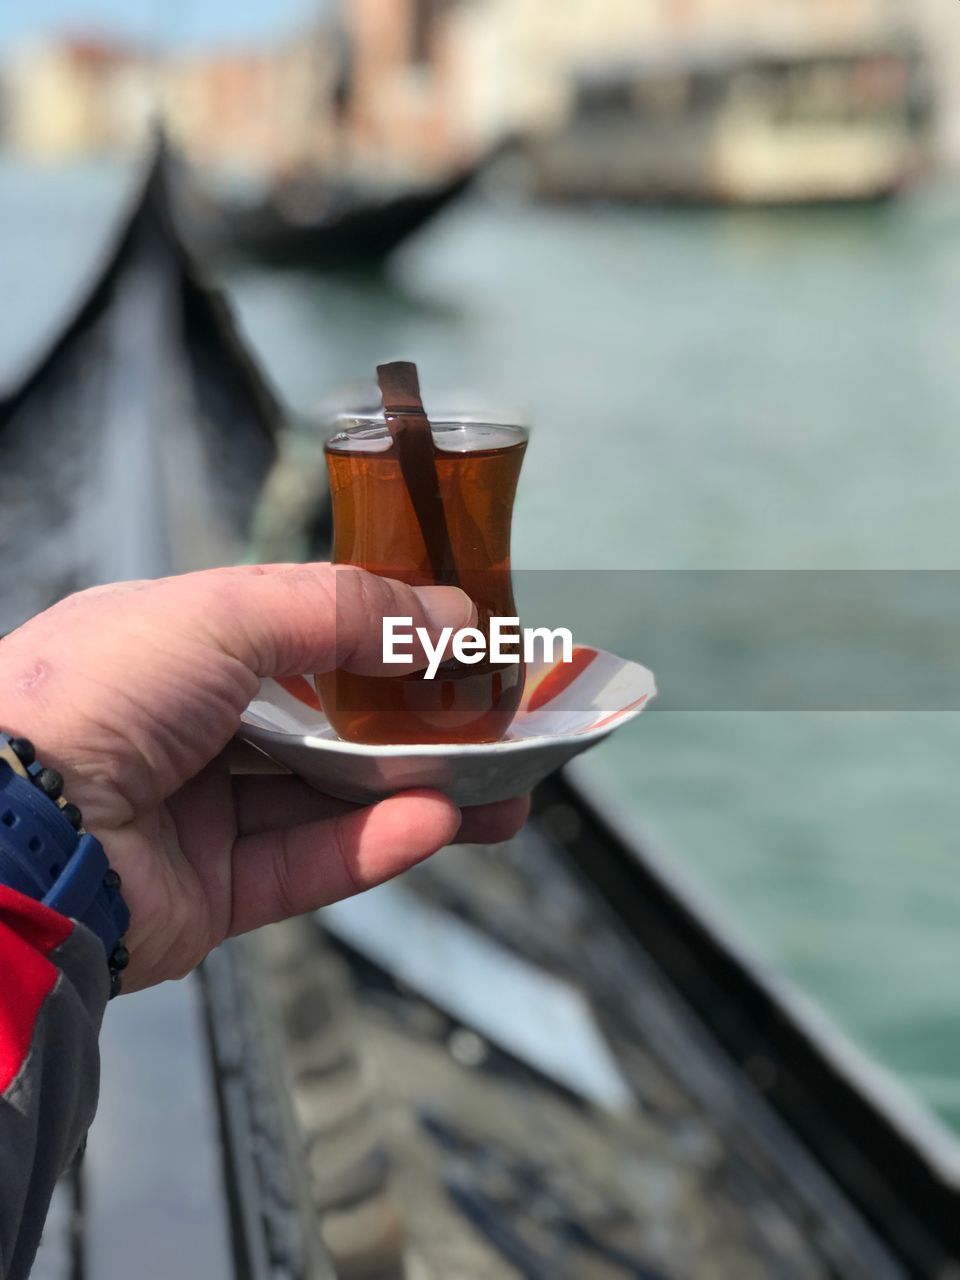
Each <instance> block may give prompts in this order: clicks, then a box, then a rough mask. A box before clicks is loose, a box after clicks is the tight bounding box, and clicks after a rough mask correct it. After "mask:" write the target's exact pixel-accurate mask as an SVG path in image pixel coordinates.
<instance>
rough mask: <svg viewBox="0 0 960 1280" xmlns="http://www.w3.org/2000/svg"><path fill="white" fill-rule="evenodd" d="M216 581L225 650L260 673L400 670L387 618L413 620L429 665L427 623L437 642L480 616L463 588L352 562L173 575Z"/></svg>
mask: <svg viewBox="0 0 960 1280" xmlns="http://www.w3.org/2000/svg"><path fill="white" fill-rule="evenodd" d="M190 578H196V579H211V580H212V579H216V581H215V582H213V581H210V583H209V587H210V589H211V596H212V601H211V602H215V607H214V609H213V610H212V611H211V610H210V609H205V613H206V622H207V625H208V626H210V625H211V624H212V632H213V638H214V641H215V643H216V644H217V647H218V648H220V649H222V650H223V651H224V652H226V653H229V654H231V655H232V656H234V657H237V658H239V659H240V660H241V661H242V662H243V663H244V664H245V665H246V666H247V667H249V669H250V670H251V671H253V672H254V673H255V674H256V675H258V676H284V675H301V674H302V673H304V672H316V673H320V672H324V671H331V670H332V669H333V668H334V667H347V668H348V669H349V670H351V671H357V672H361V673H364V674H368V675H374V674H387V673H389V674H392V675H396V674H397V667H396V666H395V665H394V664H389V665H385V664H384V661H383V619H384V618H387V617H394V618H409V619H410V620H411V626H410V627H409V628H407V627H404V628H402V630H403V631H404V633H405V634H406V633H407V632H408V631H412V633H413V636H414V639H413V642H412V644H411V646H410V647H409V648H404V649H403V650H402V651H403V652H411V653H412V656H413V662H412V663H410V664H405V665H404V667H402V668H401V670H402V671H410V670H416V669H417V668H418V667H425V666H426V665H427V653H426V651H425V650H424V647H423V645H422V643H421V642H420V639H419V638H418V637H417V635H416V629H417V628H418V627H420V628H423V629H424V630H425V631H426V633H427V635H428V636H429V638H430V641H431V644H433V645H436V643H437V641H438V639H439V637H440V633H441V631H442V630H443V629H444V628H445V627H451V628H453V630H455V631H457V630H459V629H460V628H462V627H466V626H469V625H470V624H471V623H472V622H473V621H475V618H476V609H475V608H474V605H473V603H472V601H471V600H470V597H469V596H468V595H467V594H466V593H465V592H463V591H461V590H460V589H459V588H458V587H433V586H428V587H411V586H408V585H407V584H406V583H403V582H397V581H395V580H394V579H392V578H381V577H379V576H378V575H377V574H373V573H368V572H366V571H365V570H364V569H356V568H354V567H352V566H349V565H329V564H311V565H249V566H243V567H241V568H238V569H227V570H213V571H209V572H207V573H201V574H190V575H187V577H186V578H182V579H179V580H178V579H173V580H172V581H174V582H176V581H180V582H182V583H187V582H188V581H189V579H190Z"/></svg>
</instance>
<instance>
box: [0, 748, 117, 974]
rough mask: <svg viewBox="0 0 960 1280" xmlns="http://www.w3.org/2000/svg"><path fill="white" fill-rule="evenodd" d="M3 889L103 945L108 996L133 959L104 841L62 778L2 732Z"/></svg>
mask: <svg viewBox="0 0 960 1280" xmlns="http://www.w3.org/2000/svg"><path fill="white" fill-rule="evenodd" d="M0 883H3V884H6V885H8V886H9V887H10V888H13V889H16V890H18V891H19V892H21V893H25V894H27V895H28V896H30V897H32V898H34V899H36V900H37V901H40V902H43V903H44V904H45V905H46V906H49V907H51V908H52V909H53V910H56V911H59V912H60V913H61V914H63V915H66V916H70V917H72V918H74V919H76V920H78V921H79V922H80V923H81V924H84V925H86V927H87V928H89V929H90V930H91V931H92V932H93V933H94V934H96V936H97V937H98V938H99V939H100V941H101V943H102V944H103V947H104V953H105V957H106V959H107V963H108V965H109V967H110V972H111V994H116V992H117V991H118V990H119V988H120V973H121V971H122V970H123V969H124V968H125V967H126V964H127V961H128V959H129V957H128V955H127V952H126V948H125V947H124V945H123V934H124V933H125V932H126V929H127V926H128V924H129V918H130V917H129V912H128V911H127V908H126V904H125V903H124V901H123V898H122V897H121V895H120V877H119V876H118V875H117V873H116V872H115V871H113V870H112V869H111V867H110V865H109V863H108V861H107V858H106V855H105V854H104V851H103V847H102V845H101V844H100V842H99V841H98V840H97V839H96V838H95V837H94V836H93V835H91V834H90V833H89V832H88V831H86V830H85V829H84V826H83V816H82V814H81V812H80V810H79V809H78V808H77V806H76V805H74V804H71V803H70V802H69V801H68V800H66V799H65V798H64V796H63V779H62V777H61V776H60V774H59V773H58V772H57V771H56V770H55V769H51V768H49V767H45V766H44V765H43V764H41V763H40V762H39V761H38V760H37V759H36V756H35V752H34V749H33V746H32V744H31V743H30V742H29V741H28V740H27V739H25V738H10V737H9V736H8V735H7V734H5V733H2V732H0Z"/></svg>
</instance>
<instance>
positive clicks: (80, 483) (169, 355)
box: [0, 141, 282, 630]
mask: <svg viewBox="0 0 960 1280" xmlns="http://www.w3.org/2000/svg"><path fill="white" fill-rule="evenodd" d="M169 171H170V158H169V155H168V153H167V150H166V147H165V146H164V144H163V143H162V141H161V142H160V143H158V144H157V152H156V156H155V158H154V160H153V161H152V162H151V163H150V164H149V166H147V168H146V170H145V176H144V178H143V180H142V182H140V183H139V184H138V185H137V188H136V190H135V191H134V193H133V195H132V198H131V200H130V207H129V209H128V210H127V211H126V213H125V215H124V216H123V217H122V218H121V220H120V226H119V228H118V230H117V232H116V234H115V236H114V237H113V241H112V243H111V245H110V246H109V248H108V250H107V252H106V256H105V259H104V261H103V263H102V264H101V266H100V267H99V269H97V270H96V271H95V273H94V278H93V282H92V284H91V285H90V287H89V289H88V291H87V294H86V296H85V297H84V298H83V299H82V300H81V301H80V303H79V304H78V305H77V307H76V310H75V311H74V313H73V314H72V316H71V317H70V318H69V319H68V320H67V321H66V322H65V323H64V324H63V326H62V329H61V331H60V332H59V333H58V334H57V335H56V336H55V337H54V338H53V339H52V340H51V342H50V344H49V346H48V349H47V351H46V353H45V354H44V355H43V356H42V358H41V359H39V360H38V362H37V363H36V365H35V366H34V367H33V368H32V369H31V370H30V371H28V372H27V373H26V374H25V375H24V376H23V377H22V378H21V379H20V381H19V383H18V385H16V386H15V387H14V388H13V389H12V390H11V391H9V392H8V393H7V394H6V395H5V396H4V397H3V398H0V456H2V466H0V540H2V545H3V547H4V551H5V555H4V560H3V566H2V568H0V602H2V604H0V609H2V613H0V627H2V628H3V629H4V630H7V629H9V628H10V627H11V626H14V625H16V624H17V623H18V622H20V621H22V620H23V619H24V618H25V617H28V616H29V615H30V614H32V613H35V612H37V611H39V610H40V609H42V608H45V607H46V606H47V605H48V604H50V603H51V602H52V601H53V600H54V599H56V598H58V597H59V596H61V595H64V594H66V593H67V592H69V591H73V590H76V589H77V588H79V587H83V586H89V585H91V584H93V583H96V582H102V581H109V580H111V579H117V578H123V577H133V576H147V575H150V574H156V573H162V572H167V571H169V570H170V568H171V567H174V566H175V567H177V568H181V569H187V568H192V567H199V566H201V565H203V564H209V563H216V562H218V561H220V560H222V559H223V558H224V556H229V555H231V554H233V555H235V554H237V549H238V543H239V542H240V541H241V540H242V538H243V536H244V531H245V529H246V526H247V524H248V521H249V517H250V512H251V509H252V506H253V504H254V503H255V501H256V498H257V494H258V493H259V490H260V486H261V484H262V481H263V478H264V476H265V474H266V472H267V470H268V469H269V467H270V466H271V465H272V463H273V460H274V457H275V454H276V438H277V434H278V432H279V430H280V428H281V426H282V411H281V408H280V405H279V402H278V401H277V399H276V397H275V396H274V394H273V392H272V391H271V389H270V387H269V386H268V384H267V382H266V380H265V378H264V377H263V375H262V373H261V372H260V370H259V369H258V368H257V367H256V365H255V363H254V362H253V360H252V359H251V358H250V357H249V355H248V354H247V352H246V350H245V349H244V347H243V346H242V344H241V343H240V341H239V339H238V338H237V335H236V331H235V329H234V327H233V324H232V322H231V320H230V317H229V315H228V311H227V307H226V304H225V303H224V301H223V299H222V298H221V297H219V296H218V295H217V294H216V293H215V292H214V291H213V290H212V289H211V288H210V287H209V286H208V285H206V284H205V283H204V282H203V280H202V276H201V273H200V272H199V271H198V269H197V266H196V264H195V262H194V261H193V260H192V259H191V257H190V256H189V255H188V253H187V252H186V250H185V249H184V247H183V245H182V243H181V241H180V239H179V238H178V236H177V235H176V233H175V231H174V227H173V220H172V212H171V203H170V196H169V188H170V172H169Z"/></svg>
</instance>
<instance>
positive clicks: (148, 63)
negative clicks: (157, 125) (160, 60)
mask: <svg viewBox="0 0 960 1280" xmlns="http://www.w3.org/2000/svg"><path fill="white" fill-rule="evenodd" d="M153 70H154V69H153V64H152V60H151V59H150V57H149V56H148V55H146V54H145V53H144V52H143V51H141V50H137V49H133V48H130V47H128V46H125V45H121V44H115V43H112V42H110V41H107V40H94V39H83V38H66V39H61V40H57V41H50V42H46V43H35V44H31V45H28V46H25V47H23V48H20V49H19V50H17V51H16V52H15V53H14V54H13V55H12V56H11V58H10V61H9V63H8V65H7V67H6V75H5V84H4V121H5V127H4V135H5V140H6V142H7V145H8V146H10V147H11V148H12V149H14V150H15V151H18V152H21V153H23V154H26V155H29V156H31V157H33V158H37V159H41V160H64V159H72V158H75V157H78V156H82V155H90V154H91V153H94V154H96V153H107V152H113V151H130V150H134V149H136V148H137V147H139V146H141V145H142V143H143V140H144V137H145V135H146V132H147V130H148V128H149V123H150V119H151V115H152V112H153V103H154V99H153V93H152V77H153Z"/></svg>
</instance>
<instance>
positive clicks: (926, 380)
mask: <svg viewBox="0 0 960 1280" xmlns="http://www.w3.org/2000/svg"><path fill="white" fill-rule="evenodd" d="M91 181H92V180H91ZM11 182H12V178H11V177H10V175H4V174H2V173H0V195H2V194H3V193H4V192H5V191H6V190H7V186H8V185H9V184H10V183H11ZM101 185H102V184H101ZM98 189H99V188H98ZM0 210H2V212H0V217H2V218H4V219H7V218H8V213H7V202H6V199H5V198H4V200H3V202H2V203H0ZM958 227H960V195H958V193H957V192H955V191H953V190H951V189H949V188H946V189H943V190H940V191H933V192H931V193H929V194H928V195H926V196H924V197H923V198H922V199H920V200H917V201H915V202H910V203H906V204H903V205H897V206H892V207H891V208H889V209H883V210H876V209H873V210H869V211H850V212H840V213H838V212H832V213H816V214H809V215H808V214H804V215H802V216H801V215H799V214H758V213H750V214H744V213H737V212H726V213H723V214H719V215H711V214H708V213H703V212H685V213H682V214H670V213H666V212H662V211H661V212H629V211H622V210H620V211H613V210H567V209H543V208H524V207H513V206H507V205H504V206H501V205H498V204H497V203H495V202H491V201H489V200H484V199H482V198H479V197H478V198H475V199H472V200H470V201H468V202H465V203H464V204H462V205H461V206H460V207H459V208H457V209H455V210H453V211H452V212H451V213H450V214H449V215H448V216H446V217H445V218H444V219H443V220H442V221H441V222H440V223H438V224H437V225H436V226H435V227H434V228H433V229H432V230H431V231H430V232H429V233H428V234H427V235H425V236H424V237H423V238H422V239H421V240H420V241H418V242H416V243H414V244H413V245H412V246H411V247H410V249H409V250H408V251H407V252H406V253H405V255H404V256H403V257H402V259H401V260H400V261H399V262H398V263H397V264H396V267H395V269H394V271H393V273H392V274H391V275H390V276H389V277H388V278H387V279H384V280H379V279H377V278H376V277H366V278H363V279H361V280H359V281H358V280H350V279H346V278H340V279H337V278H329V277H326V278H325V277H319V278H315V277H311V278H305V277H302V276H297V275H282V274H275V273H268V272H261V271H256V270H252V269H250V268H245V269H243V270H242V271H240V270H238V271H234V272H232V273H230V274H228V275H227V276H226V277H225V283H226V284H227V285H228V287H229V288H230V290H231V293H232V294H233V296H234V298H235V300H236V302H237V305H238V307H239V309H240V314H241V316H242V320H243V323H244V326H245V328H246V330H247V332H248V334H249V335H250V337H251V338H252V340H253V341H254V344H255V346H256V347H257V348H258V350H259V351H260V353H261V354H262V356H263V357H264V359H265V360H266V362H267V364H268V366H269V369H270V371H271V374H272V376H273V377H274V378H275V379H276V381H277V383H278V384H279V386H280V388H281V389H282V390H283V391H284V393H285V394H286V395H287V396H288V397H289V398H290V399H291V401H292V402H293V403H294V405H295V406H296V407H297V408H309V407H310V406H311V405H312V404H315V403H317V402H318V401H319V400H320V399H321V398H322V397H325V396H326V395H328V394H329V393H330V392H331V391H333V390H335V389H336V388H337V387H338V386H342V385H346V384H349V383H352V382H354V381H355V380H357V379H366V378H368V377H369V375H370V372H371V370H372V368H373V366H374V365H375V364H376V363H377V362H378V361H381V360H384V359H390V358H403V357H406V358H414V359H416V360H417V361H418V362H419V363H420V365H421V368H422V371H423V375H424V385H425V390H426V392H427V394H428V397H429V393H430V391H431V389H433V390H435V391H439V390H441V389H442V388H444V387H473V388H480V389H483V390H487V391H489V392H490V393H491V394H492V395H494V396H499V397H501V398H504V399H506V400H509V401H510V402H511V403H513V402H520V403H522V404H526V405H527V406H528V407H529V408H530V410H531V411H532V413H533V416H534V421H535V424H536V425H535V432H534V436H533V439H532V442H531V445H530V449H529V453H528V457H527V462H526V465H525V470H524V475H523V478H522V481H521V489H520V496H519V500H518V506H517V514H516V524H515V538H514V544H515V550H516V560H517V562H518V564H520V565H523V566H551V567H562V568H580V569H591V568H593V569H597V568H621V569H625V568H658V569H671V568H701V569H702V568H738V569H740V568H819V569H826V568H857V569H893V568H898V569H907V568H956V567H958V566H960V540H958V538H957V500H956V493H957V488H958V483H960V429H958V427H957V422H958V418H960V362H958V361H957V359H956V334H955V318H956V315H957V313H958V305H957V304H958V302H960V236H958V235H957V234H956V229H957V228H958ZM11 235H12V232H11V230H10V228H8V227H6V226H5V227H4V239H5V240H6V241H7V242H8V243H10V242H11ZM3 270H4V271H7V270H9V267H8V266H7V265H6V264H5V265H4V268H3ZM19 270H20V274H21V277H22V278H23V279H27V278H28V274H27V273H26V272H25V271H24V268H23V264H22V263H21V264H20V268H19ZM29 280H30V287H31V288H33V289H35V291H36V293H37V295H38V297H39V296H40V295H42V296H43V297H45V298H47V299H49V298H51V297H55V296H57V291H58V289H60V288H61V287H62V282H61V281H60V279H58V275H57V272H56V271H55V270H53V269H51V266H50V262H49V260H48V259H45V258H44V257H43V256H42V255H37V256H36V258H35V260H34V261H33V262H31V263H30V271H29ZM11 332H12V330H11V328H10V326H9V324H8V325H6V326H5V327H4V328H3V329H0V353H2V354H3V361H4V364H3V367H4V368H6V367H7V366H6V353H5V350H4V345H5V344H7V343H8V342H9V340H10V334H11ZM626 576H629V575H626ZM927 607H929V606H927ZM761 616H762V615H761ZM752 623H753V625H757V624H756V623H755V622H753V620H752V619H745V620H744V626H745V627H748V628H749V627H750V626H751V624H752ZM644 625H645V621H644V617H643V616H636V617H635V618H634V621H633V626H634V627H635V634H634V637H633V638H634V646H632V647H636V649H637V651H638V652H639V653H641V654H642V652H643V645H642V636H643V630H644ZM582 638H583V639H586V640H593V641H596V642H598V643H601V644H603V643H610V644H615V642H616V637H608V636H606V635H599V634H598V635H589V636H584V637H582ZM757 639H758V637H756V636H755V635H754V636H752V642H753V643H756V642H757ZM759 639H760V640H761V642H762V637H760V638H759ZM803 660H804V659H803V653H802V650H801V651H800V652H799V653H798V655H797V657H796V661H798V662H803ZM810 661H811V663H813V661H814V660H813V659H812V658H811V659H810ZM814 678H815V673H814ZM677 701H679V702H680V703H682V701H683V699H682V698H681V699H678V700H677ZM958 761H960V717H958V716H957V715H956V714H952V713H951V714H947V713H939V714H938V713H933V712H924V713H923V714H920V713H913V714H906V713H896V714H895V713H892V712H889V713H884V714H877V713H872V714H871V713H856V714H854V713H845V714H840V713H817V714H812V713H780V712H776V713H775V712H765V713H750V714H748V713H744V712H656V713H651V714H649V715H648V716H645V717H643V718H642V719H641V720H640V721H638V722H637V723H635V724H633V725H631V726H629V727H628V728H627V729H625V730H624V731H622V732H621V734H619V735H618V736H617V738H616V739H614V740H612V741H611V742H610V743H608V744H607V745H605V746H603V747H602V748H600V749H599V750H598V751H597V752H595V753H594V754H592V755H591V756H590V757H588V758H587V760H586V761H585V765H584V767H585V771H586V772H587V773H588V774H589V773H591V772H594V773H595V774H596V775H598V776H602V777H603V778H604V780H605V782H607V783H609V784H613V785H614V786H615V787H616V790H617V793H618V794H619V796H620V798H621V801H622V803H623V804H624V805H625V806H626V807H627V808H628V809H629V811H630V812H631V813H632V814H633V815H634V816H635V818H636V820H637V822H638V824H639V825H640V827H641V829H642V830H644V831H645V832H647V833H648V834H649V835H650V836H651V837H652V838H653V839H655V840H656V841H657V843H658V844H659V845H660V846H661V848H663V849H665V850H666V851H667V852H668V853H669V854H670V855H671V856H674V857H676V858H677V859H678V860H680V861H682V862H684V863H687V864H689V865H690V866H691V867H693V868H695V870H696V872H697V873H698V874H699V875H700V876H701V877H702V878H703V879H704V880H705V881H706V882H707V883H708V885H709V886H710V888H711V889H712V890H713V891H714V892H715V893H716V895H717V897H718V898H719V899H720V900H721V902H722V903H723V904H724V905H725V906H726V908H727V914H728V915H733V916H734V918H735V919H736V920H737V922H738V923H739V925H740V926H741V928H742V929H743V931H744V933H745V934H746V936H747V937H748V938H749V939H750V940H752V942H753V943H754V945H755V946H756V947H758V948H759V949H760V950H761V951H762V952H763V953H764V954H765V955H767V956H768V957H770V958H771V959H772V960H773V961H774V962H775V963H776V964H777V965H778V966H780V967H781V968H782V969H784V970H785V971H786V972H788V973H789V974H791V975H792V976H793V977H794V978H795V979H797V980H798V981H799V982H800V983H801V984H802V985H803V986H804V987H806V988H807V989H808V990H810V991H812V992H813V993H814V994H815V995H816V996H817V997H818V998H819V999H820V1000H821V1001H822V1002H823V1003H824V1004H825V1005H826V1006H827V1008H828V1009H830V1010H831V1012H833V1013H834V1015H835V1016H836V1017H837V1018H838V1019H839V1021H840V1022H841V1023H842V1024H843V1025H844V1026H845V1027H846V1028H847V1029H848V1030H849V1031H851V1032H852V1033H853V1034H855V1035H856V1036H857V1038H859V1039H860V1040H861V1042H863V1043H864V1044H866V1045H867V1046H869V1047H870V1048H871V1049H872V1050H873V1051H874V1052H875V1053H876V1054H877V1055H878V1056H880V1057H881V1058H882V1059H883V1060H884V1061H885V1062H887V1063H888V1064H890V1065H891V1066H893V1067H895V1068H897V1069H898V1070H901V1071H902V1072H904V1073H905V1075H906V1076H907V1077H908V1079H909V1080H910V1081H911V1083H912V1084H914V1085H915V1086H916V1087H917V1088H918V1089H919V1091H920V1092H921V1093H922V1094H923V1096H924V1097H926V1098H927V1099H928V1100H929V1101H930V1102H931V1103H932V1104H933V1105H934V1106H936V1107H937V1108H938V1109H940V1110H941V1112H942V1113H943V1114H944V1115H946V1116H947V1117H948V1118H950V1119H952V1120H953V1121H954V1122H955V1123H957V1124H960V996H958V994H957V990H956V982H955V976H954V975H955V973H956V970H957V965H958V959H960V849H958V836H957V834H956V833H957V832H958V831H960V800H958V798H957V795H958V792H957V787H956V782H955V777H956V772H957V764H958Z"/></svg>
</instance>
